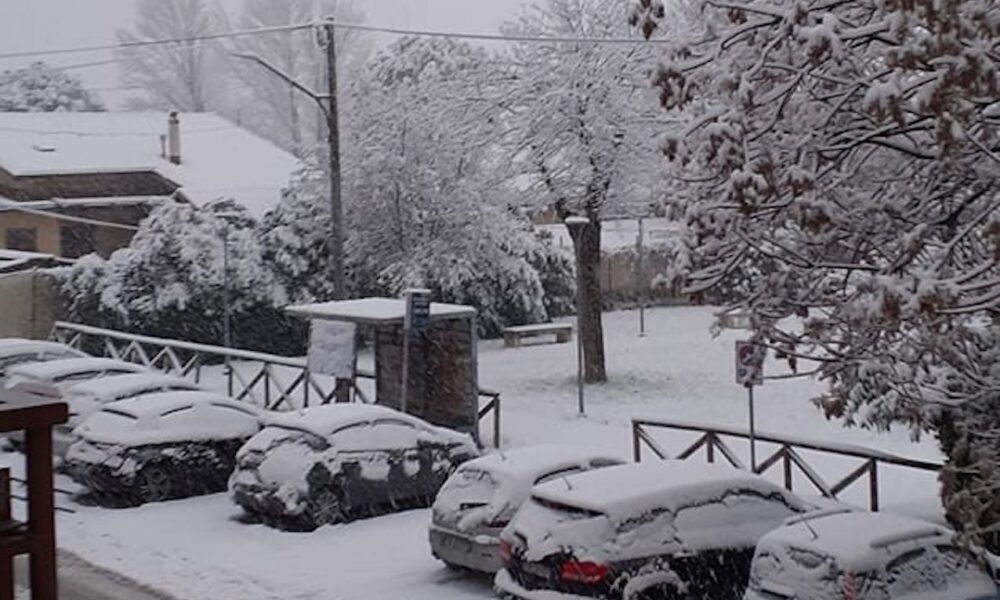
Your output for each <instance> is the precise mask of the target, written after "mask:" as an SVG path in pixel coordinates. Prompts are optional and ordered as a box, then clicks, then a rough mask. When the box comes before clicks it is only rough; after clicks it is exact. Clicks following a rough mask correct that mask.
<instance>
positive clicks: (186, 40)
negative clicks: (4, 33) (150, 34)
mask: <svg viewBox="0 0 1000 600" xmlns="http://www.w3.org/2000/svg"><path fill="white" fill-rule="evenodd" d="M312 26H313V23H296V24H293V25H280V26H276V27H258V28H256V29H237V30H234V31H224V32H219V33H209V34H205V35H196V36H191V37H183V38H163V39H156V40H135V41H132V42H118V43H117V44H103V45H97V46H76V47H73V48H54V49H51V50H28V51H24V52H7V53H4V54H0V60H2V59H8V58H32V57H36V56H54V55H59V54H79V53H81V52H100V51H107V50H124V49H128V48H142V47H146V46H162V45H169V44H190V43H195V42H205V41H210V40H220V39H226V38H236V37H244V36H248V35H260V34H263V33H279V32H283V31H295V30H298V29H306V28H308V27H312Z"/></svg>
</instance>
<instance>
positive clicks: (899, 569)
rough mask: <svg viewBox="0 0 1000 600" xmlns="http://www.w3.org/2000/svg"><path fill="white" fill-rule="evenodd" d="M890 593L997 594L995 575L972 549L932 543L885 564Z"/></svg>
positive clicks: (895, 595)
mask: <svg viewBox="0 0 1000 600" xmlns="http://www.w3.org/2000/svg"><path fill="white" fill-rule="evenodd" d="M886 579H887V582H888V584H889V595H890V597H892V598H896V597H906V596H907V595H909V594H918V593H924V594H926V593H927V592H931V591H933V592H935V593H936V594H937V595H939V596H940V597H941V598H945V597H947V598H978V597H980V596H985V595H987V594H995V586H994V584H993V581H992V579H991V578H990V576H989V575H988V574H987V573H986V571H985V570H984V569H983V567H982V566H981V565H980V564H979V562H978V561H977V560H976V557H975V556H973V555H972V554H971V553H969V552H967V551H966V550H963V549H962V548H958V547H956V546H931V547H928V548H920V549H918V550H913V551H911V552H907V553H906V554H903V555H901V556H900V557H898V558H896V559H895V560H893V561H892V562H891V563H889V565H888V567H887V568H886Z"/></svg>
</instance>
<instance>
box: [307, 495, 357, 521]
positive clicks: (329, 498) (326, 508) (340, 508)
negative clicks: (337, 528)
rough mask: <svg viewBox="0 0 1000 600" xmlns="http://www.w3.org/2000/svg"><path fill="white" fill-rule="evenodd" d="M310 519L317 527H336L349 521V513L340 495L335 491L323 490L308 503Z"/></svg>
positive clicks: (310, 498) (312, 496)
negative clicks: (335, 525) (337, 524)
mask: <svg viewBox="0 0 1000 600" xmlns="http://www.w3.org/2000/svg"><path fill="white" fill-rule="evenodd" d="M306 504H307V510H308V512H309V518H310V519H311V520H312V522H313V524H314V525H316V527H322V526H323V525H334V524H336V523H342V522H344V521H346V520H347V511H346V509H345V507H344V503H343V501H342V500H341V498H340V495H339V494H337V493H336V492H334V491H333V490H322V491H320V492H317V493H315V494H313V495H311V496H310V497H309V499H308V500H307V502H306Z"/></svg>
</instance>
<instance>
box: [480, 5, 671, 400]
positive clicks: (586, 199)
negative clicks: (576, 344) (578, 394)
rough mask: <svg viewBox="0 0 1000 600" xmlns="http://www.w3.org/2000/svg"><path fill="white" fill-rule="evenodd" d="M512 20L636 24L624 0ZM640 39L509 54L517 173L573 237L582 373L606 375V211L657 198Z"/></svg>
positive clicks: (537, 31)
mask: <svg viewBox="0 0 1000 600" xmlns="http://www.w3.org/2000/svg"><path fill="white" fill-rule="evenodd" d="M506 30H507V31H508V32H509V33H513V34H522V35H531V36H550V37H598V38H599V37H605V38H607V37H622V36H626V35H628V33H629V29H628V27H627V24H626V20H625V13H624V10H623V8H622V5H621V2H620V1H618V0H545V1H544V2H542V3H540V4H539V5H537V6H534V7H531V8H528V9H526V11H525V12H524V14H523V15H522V16H521V17H520V18H519V19H518V20H517V21H516V22H514V23H511V24H509V25H508V26H507V27H506ZM636 42H637V43H636V44H635V45H618V46H609V45H595V44H579V43H565V42H562V43H559V42H552V43H523V44H517V45H515V47H514V48H513V50H512V51H511V54H510V57H509V58H510V61H509V78H510V79H509V84H508V85H507V86H505V88H504V90H503V93H502V94H501V99H500V100H498V102H500V103H501V104H502V105H503V106H504V107H505V108H506V109H507V110H508V114H507V115H506V116H505V117H504V119H505V122H506V123H508V124H509V125H510V128H511V134H510V135H509V136H508V138H507V139H508V142H509V146H508V150H509V154H510V156H511V160H512V163H513V165H514V168H515V170H516V173H517V174H518V175H520V176H527V177H528V178H529V179H530V180H531V181H532V182H533V183H534V186H533V188H532V192H533V193H534V194H535V199H536V202H537V205H539V206H550V207H552V208H554V210H555V212H556V214H557V215H558V216H559V218H560V220H562V221H563V222H565V223H566V224H567V228H568V229H569V232H570V235H571V238H572V240H573V247H574V249H575V252H576V266H577V272H578V285H579V287H580V291H579V297H580V302H579V310H580V311H582V319H581V322H582V329H583V330H582V331H581V332H580V335H581V336H583V342H584V343H583V347H584V356H585V378H586V380H587V381H588V382H591V383H593V382H601V381H605V380H606V378H607V374H606V370H605V360H604V335H603V326H602V323H601V312H602V308H603V307H602V304H603V303H602V298H601V282H600V263H601V219H602V218H603V217H604V216H605V214H606V212H607V211H608V210H615V207H617V208H618V209H620V210H630V209H632V208H634V205H639V204H643V203H646V204H648V202H649V201H650V200H652V199H654V198H655V192H654V189H655V181H654V179H655V178H650V177H649V174H650V172H651V171H652V169H651V165H652V164H653V163H654V162H655V161H656V160H657V158H658V153H657V149H656V145H655V141H654V138H653V136H651V135H650V134H649V130H648V122H649V120H651V119H652V118H653V111H654V110H656V109H657V107H656V103H655V99H654V96H653V94H651V93H650V90H649V85H648V82H647V81H646V79H645V78H644V76H643V70H644V69H646V68H651V67H652V65H653V62H652V54H651V52H650V50H649V48H647V47H646V46H647V45H646V44H644V43H642V39H641V37H639V36H637V39H636ZM644 65H646V66H644ZM571 217H575V218H571Z"/></svg>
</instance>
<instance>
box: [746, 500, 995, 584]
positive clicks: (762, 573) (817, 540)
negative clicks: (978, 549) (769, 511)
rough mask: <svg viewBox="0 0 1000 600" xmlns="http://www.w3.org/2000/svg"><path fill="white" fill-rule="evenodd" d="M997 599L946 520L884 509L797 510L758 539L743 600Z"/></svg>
mask: <svg viewBox="0 0 1000 600" xmlns="http://www.w3.org/2000/svg"><path fill="white" fill-rule="evenodd" d="M844 598H851V599H853V600H928V599H931V598H935V599H938V598H939V599H941V600H996V599H997V598H1000V596H998V593H997V587H996V584H995V583H994V581H993V577H992V575H991V574H990V572H989V570H988V568H987V567H986V566H985V561H984V559H983V558H982V557H979V556H977V555H976V554H974V553H973V552H972V551H970V550H969V549H967V548H965V547H963V546H962V545H961V544H959V543H957V542H956V539H955V533H954V532H953V531H950V530H948V529H946V528H944V527H940V526H938V525H933V524H931V523H927V522H925V521H919V520H916V519H911V518H907V517H900V516H895V515H889V514H885V513H866V512H854V513H841V514H824V513H818V514H816V515H803V516H800V517H795V518H792V519H790V520H788V521H787V523H786V524H785V526H783V527H779V528H778V529H776V530H774V531H772V532H770V533H768V534H767V535H765V536H764V537H762V538H761V540H760V542H759V543H758V544H757V551H756V553H755V554H754V558H753V565H752V566H751V569H750V583H749V588H748V589H747V592H746V595H745V596H744V600H843V599H844Z"/></svg>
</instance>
